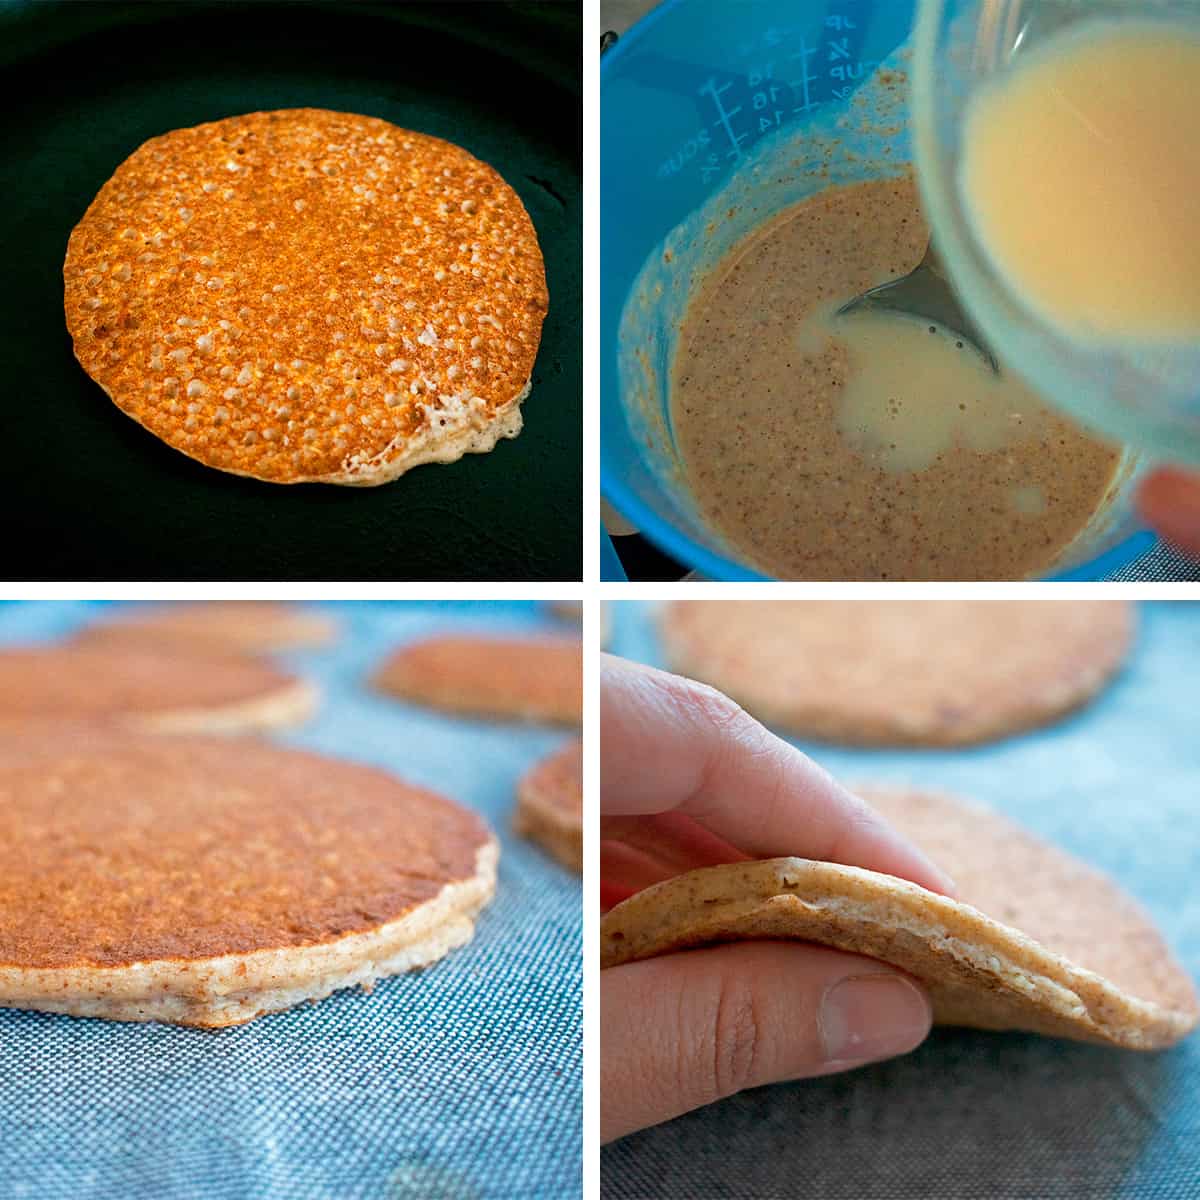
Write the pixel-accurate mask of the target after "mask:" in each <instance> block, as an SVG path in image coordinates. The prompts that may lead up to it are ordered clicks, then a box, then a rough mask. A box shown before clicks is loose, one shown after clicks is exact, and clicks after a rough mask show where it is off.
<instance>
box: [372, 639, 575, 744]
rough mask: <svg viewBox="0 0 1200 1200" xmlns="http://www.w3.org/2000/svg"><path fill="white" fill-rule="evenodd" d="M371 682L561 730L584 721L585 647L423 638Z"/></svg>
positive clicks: (420, 700) (432, 702)
mask: <svg viewBox="0 0 1200 1200" xmlns="http://www.w3.org/2000/svg"><path fill="white" fill-rule="evenodd" d="M374 682H375V686H376V687H377V688H379V689H380V691H384V692H388V693H390V694H391V695H393V696H400V697H402V698H403V699H405V700H411V701H413V702H414V703H417V704H427V705H429V706H430V707H431V708H440V709H444V710H446V711H447V712H455V713H466V714H468V715H472V716H481V717H508V718H517V719H521V720H526V721H551V722H555V723H558V724H563V725H578V724H579V723H580V722H581V721H582V720H583V651H582V646H581V644H580V643H579V642H578V641H576V640H574V639H570V638H565V637H551V636H547V637H539V636H530V637H511V638H501V637H472V636H456V635H445V636H440V637H430V638H424V639H422V640H420V641H415V642H409V643H408V645H406V646H401V647H400V649H399V650H397V651H396V652H395V653H394V654H393V655H392V656H391V657H390V658H389V659H388V660H387V661H386V662H385V663H384V664H383V666H382V667H381V668H380V669H379V671H378V672H377V673H376V675H375V680H374Z"/></svg>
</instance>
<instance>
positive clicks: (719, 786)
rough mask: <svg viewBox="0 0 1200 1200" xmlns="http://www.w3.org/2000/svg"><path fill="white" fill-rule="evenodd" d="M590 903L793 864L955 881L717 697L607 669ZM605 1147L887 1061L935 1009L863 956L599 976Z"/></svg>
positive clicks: (944, 884) (759, 954)
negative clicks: (667, 882)
mask: <svg viewBox="0 0 1200 1200" xmlns="http://www.w3.org/2000/svg"><path fill="white" fill-rule="evenodd" d="M600 678H601V685H600V687H601V701H600V727H601V750H600V754H601V789H600V808H601V854H600V875H601V892H602V894H601V902H602V904H603V905H604V906H605V907H611V905H613V904H615V903H617V902H618V901H619V900H621V899H624V898H625V897H626V896H629V895H632V894H633V893H634V892H636V891H639V890H640V889H641V888H644V887H646V886H648V885H649V884H651V883H654V882H657V881H658V880H661V879H665V878H668V877H670V876H672V875H676V874H678V873H679V872H681V871H687V870H691V869H693V868H695V867H701V866H712V865H715V864H717V863H721V862H734V861H739V860H742V859H745V858H750V857H753V858H772V857H777V856H780V855H788V854H794V855H798V856H800V857H804V858H813V859H825V860H830V861H835V862H840V863H847V864H851V865H855V866H860V867H867V868H869V869H871V870H875V871H883V872H886V873H888V874H891V875H898V876H900V877H901V878H904V879H910V880H913V881H914V882H916V883H919V884H921V885H923V886H924V887H927V888H930V889H932V890H934V891H939V892H951V891H952V888H953V885H952V884H951V882H950V880H948V879H947V878H946V877H945V876H944V875H942V874H941V872H939V871H938V870H937V868H936V867H934V866H933V865H932V864H931V863H930V862H929V861H928V860H927V859H926V858H925V857H924V856H923V855H922V854H921V852H920V851H919V850H917V849H916V848H915V847H914V846H912V845H911V844H909V843H908V842H907V841H906V840H905V839H904V838H902V837H901V836H900V834H899V833H897V832H896V831H895V830H894V829H892V828H891V827H890V826H889V825H888V824H886V822H884V820H883V818H882V817H880V816H879V815H878V814H876V813H875V812H874V810H873V809H871V808H870V807H868V806H867V805H866V804H865V803H864V802H863V801H861V800H858V799H856V798H855V797H854V796H852V795H850V793H848V792H847V791H845V790H844V789H843V788H842V787H840V786H839V785H838V784H837V783H835V782H834V780H833V779H832V778H831V777H830V776H829V775H828V774H826V773H825V772H824V771H823V770H822V769H821V768H820V767H818V766H817V765H816V764H815V763H814V762H813V761H812V760H811V759H809V758H807V757H806V756H805V755H803V754H801V753H800V751H798V750H796V749H795V748H794V747H792V746H789V745H788V744H787V743H786V742H784V741H782V740H780V739H779V738H777V737H775V736H774V735H772V734H771V733H769V732H768V731H767V730H766V729H764V728H763V727H762V726H761V725H760V724H759V723H758V722H757V721H755V720H753V719H752V718H750V717H749V716H747V714H746V713H744V712H743V711H742V710H741V709H740V708H738V706H737V705H736V704H734V703H733V702H732V701H731V700H729V699H727V698H726V697H725V696H723V695H721V694H720V693H719V692H716V691H714V690H713V689H712V688H708V687H704V686H702V685H700V684H696V683H691V682H690V681H688V680H685V679H681V678H680V677H679V676H676V675H668V674H665V673H664V672H661V671H654V670H651V669H650V668H647V667H640V666H637V665H635V664H633V663H628V662H625V661H623V660H621V659H618V658H613V657H611V656H609V655H605V656H603V659H602V665H601V676H600ZM600 987H601V1077H600V1086H601V1116H600V1125H601V1135H602V1137H603V1139H604V1140H605V1141H609V1140H611V1139H613V1138H617V1137H621V1136H623V1135H624V1134H626V1133H631V1132H632V1131H633V1130H635V1129H641V1128H643V1127H645V1126H647V1125H654V1124H657V1123H658V1122H659V1121H665V1120H668V1119H669V1118H671V1117H674V1116H678V1115H679V1114H680V1113H683V1112H687V1111H688V1110H689V1109H692V1108H697V1107H699V1106H700V1105H703V1104H708V1103H711V1102H712V1101H714V1100H718V1099H720V1098H721V1097H723V1096H728V1095H731V1094H732V1093H734V1092H737V1091H740V1090H742V1089H743V1088H748V1087H757V1086H759V1085H761V1084H765V1083H772V1082H777V1081H781V1080H787V1079H800V1078H805V1077H807V1076H813V1075H825V1074H829V1073H831V1072H834V1071H844V1070H848V1069H849V1068H851V1067H857V1066H861V1065H862V1064H864V1063H868V1062H875V1061H878V1060H879V1059H884V1058H891V1057H892V1056H894V1055H897V1054H903V1053H905V1052H907V1051H909V1050H911V1049H913V1048H914V1047H915V1046H917V1045H919V1044H920V1043H921V1042H922V1041H923V1040H924V1039H925V1035H926V1034H927V1033H928V1032H929V1027H930V1022H931V1013H930V1006H929V1000H928V998H927V997H926V995H925V993H924V992H923V991H922V989H921V988H920V986H919V985H918V984H917V983H915V982H914V981H913V980H912V979H911V978H910V977H908V976H907V975H905V974H904V973H903V972H901V971H898V970H896V969H895V968H893V967H890V966H888V965H886V964H884V963H881V962H877V961H876V960H874V959H870V958H864V957H862V956H860V955H855V954H846V953H843V952H842V951H840V950H831V949H828V948H825V947H820V946H813V945H807V944H804V943H799V942H797V943H791V942H785V941H762V942H746V943H741V944H731V945H725V946H715V947H711V948H707V949H698V950H689V951H687V952H685V953H679V954H670V955H664V956H663V957H660V958H654V959H647V960H645V961H643V962H635V963H627V964H625V965H624V966H620V967H613V968H610V969H609V970H607V971H603V972H602V973H601V975H600Z"/></svg>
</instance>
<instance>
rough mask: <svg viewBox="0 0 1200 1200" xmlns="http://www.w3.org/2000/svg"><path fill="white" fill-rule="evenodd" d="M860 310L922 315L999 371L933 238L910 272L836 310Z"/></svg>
mask: <svg viewBox="0 0 1200 1200" xmlns="http://www.w3.org/2000/svg"><path fill="white" fill-rule="evenodd" d="M861 312H892V313H901V314H903V315H904V316H908V317H919V318H920V319H921V320H923V321H930V322H932V323H933V324H935V325H940V326H941V327H942V328H943V329H948V330H949V331H950V332H951V333H953V334H954V335H955V336H956V337H960V338H962V339H963V341H964V342H969V343H970V345H971V346H972V347H973V348H974V349H975V350H977V351H978V352H979V353H980V355H982V357H983V359H984V361H986V362H987V364H988V366H990V367H991V368H992V370H993V371H995V372H996V373H997V374H999V372H1000V365H999V363H997V362H996V356H995V355H994V354H993V353H992V351H991V350H990V349H989V348H988V344H987V342H985V341H984V340H983V335H982V334H981V333H980V332H979V330H978V329H977V328H976V327H975V323H974V322H973V321H972V320H971V318H970V317H969V316H967V314H966V313H965V312H964V311H963V309H962V305H961V304H959V302H958V297H957V296H956V295H955V294H954V290H953V289H952V288H951V286H950V280H949V278H948V277H947V275H946V268H945V267H943V266H942V260H941V257H940V256H939V255H938V252H937V250H936V248H935V247H934V244H933V242H932V241H931V242H930V243H929V245H928V246H927V247H926V250H925V257H924V258H923V259H921V261H920V262H919V263H918V264H917V265H916V266H915V267H914V268H913V269H912V270H911V271H910V272H909V273H908V274H907V275H902V276H901V277H900V278H899V279H893V280H890V281H889V282H888V283H884V284H880V285H879V287H874V288H871V290H870V291H867V292H863V293H862V295H861V296H855V298H854V299H853V300H851V301H849V303H847V304H843V305H842V307H841V308H839V309H838V310H837V315H838V316H839V317H843V316H849V315H851V314H853V313H861Z"/></svg>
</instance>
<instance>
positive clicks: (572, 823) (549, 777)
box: [513, 739, 583, 871]
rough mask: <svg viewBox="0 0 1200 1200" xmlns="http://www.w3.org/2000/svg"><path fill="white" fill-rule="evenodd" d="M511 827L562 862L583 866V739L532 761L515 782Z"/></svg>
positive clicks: (567, 865)
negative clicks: (514, 801)
mask: <svg viewBox="0 0 1200 1200" xmlns="http://www.w3.org/2000/svg"><path fill="white" fill-rule="evenodd" d="M513 828H514V829H515V830H516V831H517V832H518V833H520V834H523V835H524V836H525V837H527V838H531V839H532V840H533V841H535V842H539V843H540V844H541V845H542V846H544V847H545V849H547V850H548V851H549V852H550V853H551V854H552V855H554V857H555V858H557V859H558V861H559V862H560V863H562V864H563V866H566V867H570V868H571V869H572V870H575V871H582V870H583V743H582V742H581V741H579V740H578V739H576V740H575V741H573V742H569V743H568V744H567V745H565V746H563V748H562V749H561V750H557V751H555V752H554V753H553V754H551V755H550V756H549V757H547V758H544V759H542V760H541V762H539V763H536V764H535V765H534V766H533V767H531V768H530V769H529V770H528V771H526V773H525V774H524V775H523V776H522V777H521V781H520V782H519V783H518V784H517V810H516V812H515V813H514V814H513Z"/></svg>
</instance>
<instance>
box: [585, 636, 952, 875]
mask: <svg viewBox="0 0 1200 1200" xmlns="http://www.w3.org/2000/svg"><path fill="white" fill-rule="evenodd" d="M600 739H601V740H600V754H601V786H600V808H601V811H602V812H603V813H605V815H606V816H634V815H638V816H642V815H648V814H655V813H664V812H669V811H673V810H678V811H679V812H682V813H685V814H686V815H687V816H689V817H692V818H693V819H694V820H696V821H698V822H699V823H700V824H701V825H703V826H704V827H705V828H706V829H708V830H709V831H710V832H711V833H713V834H715V835H716V836H717V837H718V838H723V839H725V840H726V841H728V842H730V843H732V844H733V845H734V846H736V847H737V848H738V849H739V850H740V851H742V852H743V853H744V854H747V855H750V856H751V857H753V858H775V857H777V856H780V855H786V854H794V855H797V856H800V857H803V858H815V859H824V860H827V861H832V862H840V863H846V864H848V865H851V866H858V867H866V868H867V869H868V870H872V871H882V872H884V873H886V874H889V875H897V876H899V877H900V878H902V879H910V880H912V881H913V882H914V883H919V884H921V885H922V886H923V887H927V888H930V889H932V890H934V891H938V892H952V891H953V886H954V885H953V883H952V882H951V881H950V880H949V878H948V877H946V876H945V875H943V874H942V873H941V872H940V871H939V870H938V869H937V868H936V867H935V866H934V865H933V864H932V863H931V862H930V861H929V860H928V859H927V858H926V857H925V856H924V855H923V854H922V853H921V852H920V850H918V849H917V848H916V847H915V846H913V845H912V844H911V843H910V842H908V841H907V840H906V839H905V838H904V837H902V836H901V835H900V834H899V833H898V832H897V831H896V830H894V829H893V828H892V827H891V826H890V825H889V824H888V823H887V822H886V821H885V820H884V819H883V818H882V817H881V816H879V814H878V813H876V812H875V811H874V810H873V809H872V808H870V806H868V805H867V804H865V803H864V802H863V801H861V800H859V799H858V798H857V797H856V796H852V795H851V794H850V793H849V792H847V791H846V789H845V788H843V787H842V786H841V785H840V784H838V783H836V782H835V781H834V780H833V778H832V777H831V776H830V775H829V774H827V773H826V772H825V771H824V770H822V769H821V768H820V767H819V766H817V764H816V763H814V762H813V761H812V759H810V758H808V757H807V756H806V755H804V754H801V753H800V751H799V750H797V749H796V748H795V747H794V746H790V745H788V743H787V742H785V741H783V740H782V739H781V738H777V737H775V735H774V734H772V733H769V732H768V731H767V730H766V729H765V728H764V727H763V726H762V725H760V724H759V723H758V722H757V721H755V720H754V719H753V718H752V717H750V716H748V715H747V714H746V713H745V712H743V711H742V710H741V709H740V708H739V707H738V706H737V705H736V704H735V703H734V702H733V701H732V700H730V699H729V698H728V697H727V696H723V695H722V694H721V693H720V692H718V691H716V690H715V689H713V688H710V687H707V686H705V685H704V684H699V683H694V682H692V681H691V680H687V679H683V678H682V677H681V676H678V675H669V674H667V673H666V672H664V671H656V670H654V669H653V668H650V667H643V666H640V665H638V664H635V663H629V662H626V661H625V660H623V659H619V658H614V657H612V656H611V655H604V656H603V657H602V664H601V687H600Z"/></svg>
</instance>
